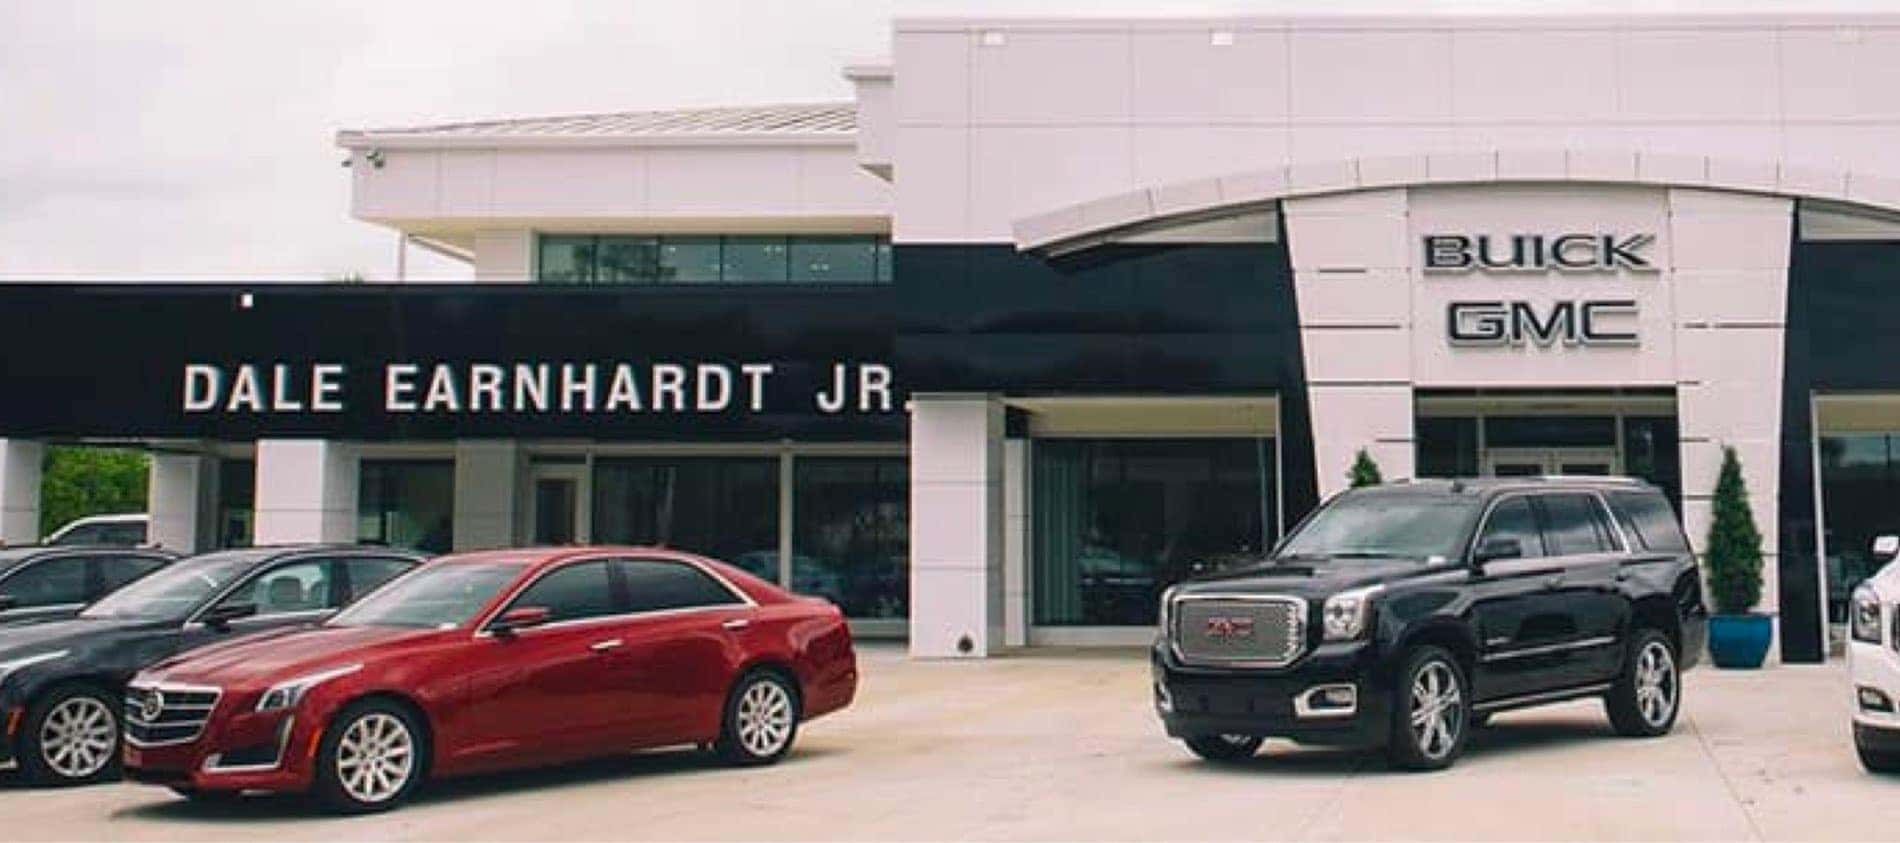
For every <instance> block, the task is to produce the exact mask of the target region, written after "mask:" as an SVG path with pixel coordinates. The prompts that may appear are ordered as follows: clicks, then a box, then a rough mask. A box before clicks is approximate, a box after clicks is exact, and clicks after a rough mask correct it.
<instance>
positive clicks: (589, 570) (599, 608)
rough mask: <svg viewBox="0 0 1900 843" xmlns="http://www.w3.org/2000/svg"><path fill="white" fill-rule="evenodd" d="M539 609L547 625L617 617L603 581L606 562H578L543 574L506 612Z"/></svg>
mask: <svg viewBox="0 0 1900 843" xmlns="http://www.w3.org/2000/svg"><path fill="white" fill-rule="evenodd" d="M521 606H539V607H541V608H544V609H547V610H548V620H549V621H571V620H578V619H581V618H597V617H601V616H602V615H615V614H619V613H620V611H621V610H620V609H619V607H617V606H615V605H614V596H613V588H612V587H611V585H610V584H609V582H608V580H607V563H606V562H580V563H576V564H573V565H568V566H566V567H564V568H561V569H559V570H556V571H554V572H553V573H550V574H547V575H546V576H543V577H542V578H540V579H538V580H536V581H535V583H534V585H531V586H528V590H527V591H524V592H522V593H521V596H519V597H516V598H515V602H514V603H513V604H511V605H510V608H517V607H521Z"/></svg>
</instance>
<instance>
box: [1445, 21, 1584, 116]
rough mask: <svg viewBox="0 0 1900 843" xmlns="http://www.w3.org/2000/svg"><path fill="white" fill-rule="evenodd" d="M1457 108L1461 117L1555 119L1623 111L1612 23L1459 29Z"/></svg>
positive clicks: (1454, 70) (1455, 43)
mask: <svg viewBox="0 0 1900 843" xmlns="http://www.w3.org/2000/svg"><path fill="white" fill-rule="evenodd" d="M1451 38H1452V49H1453V51H1454V55H1453V58H1452V60H1451V65H1452V107H1451V110H1452V114H1454V115H1455V116H1456V117H1457V119H1458V120H1459V121H1461V122H1462V121H1512V120H1538V121H1548V120H1550V118H1551V116H1552V114H1551V112H1552V108H1551V105H1552V103H1563V104H1564V111H1565V116H1566V118H1567V119H1569V120H1575V121H1583V120H1605V119H1610V118H1613V117H1615V116H1616V50H1615V46H1616V44H1615V35H1614V33H1612V32H1610V31H1608V30H1575V31H1563V30H1557V31H1551V32H1541V33H1538V35H1537V36H1536V37H1525V34H1524V33H1523V32H1517V31H1511V30H1496V29H1483V30H1460V31H1456V32H1453V33H1452V36H1451Z"/></svg>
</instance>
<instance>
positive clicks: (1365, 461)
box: [1346, 448, 1385, 489]
mask: <svg viewBox="0 0 1900 843" xmlns="http://www.w3.org/2000/svg"><path fill="white" fill-rule="evenodd" d="M1346 479H1347V480H1348V481H1350V482H1351V483H1352V487H1353V488H1355V489H1357V488H1359V487H1360V486H1377V485H1379V484H1380V483H1384V482H1385V478H1384V477H1381V476H1380V475H1379V464H1378V463H1376V462H1373V461H1372V455H1371V454H1368V453H1366V449H1364V448H1360V449H1359V455H1358V456H1356V457H1353V459H1352V468H1351V469H1349V470H1348V471H1347V472H1346Z"/></svg>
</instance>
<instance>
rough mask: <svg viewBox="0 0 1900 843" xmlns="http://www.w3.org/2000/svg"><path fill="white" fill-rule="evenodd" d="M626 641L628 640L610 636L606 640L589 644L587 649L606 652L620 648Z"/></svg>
mask: <svg viewBox="0 0 1900 843" xmlns="http://www.w3.org/2000/svg"><path fill="white" fill-rule="evenodd" d="M625 643H626V642H624V641H621V640H620V639H618V638H609V639H607V640H605V641H595V642H594V643H592V644H589V645H587V649H589V650H593V651H594V652H596V653H605V652H607V651H609V650H618V649H620V645H622V644H625Z"/></svg>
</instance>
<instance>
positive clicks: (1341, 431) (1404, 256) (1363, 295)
mask: <svg viewBox="0 0 1900 843" xmlns="http://www.w3.org/2000/svg"><path fill="white" fill-rule="evenodd" d="M1408 205H1409V203H1408V198H1407V194H1406V192H1405V191H1404V190H1402V189H1395V190H1369V191H1360V192H1357V193H1343V194H1337V195H1332V196H1319V197H1314V198H1310V199H1294V200H1288V201H1287V202H1285V203H1283V205H1282V207H1283V209H1284V213H1285V214H1286V228H1287V241H1288V242H1287V246H1288V250H1289V255H1290V256H1291V259H1292V264H1293V287H1294V295H1295V297H1296V298H1297V299H1298V303H1299V309H1300V345H1301V348H1302V349H1303V352H1304V360H1305V363H1306V383H1307V400H1308V404H1309V406H1310V408H1311V413H1312V423H1313V457H1314V463H1313V467H1314V470H1315V471H1316V472H1317V473H1318V474H1319V494H1320V499H1321V500H1324V499H1325V498H1326V497H1327V496H1329V495H1332V494H1333V493H1335V492H1338V491H1340V490H1342V489H1345V488H1346V486H1347V482H1346V472H1347V471H1348V470H1349V469H1350V468H1351V467H1352V462H1353V458H1354V457H1355V456H1356V455H1357V454H1358V453H1359V450H1360V449H1361V448H1364V449H1365V450H1366V453H1368V454H1369V455H1371V457H1372V459H1373V460H1374V461H1376V462H1377V463H1378V464H1379V472H1380V473H1381V474H1382V475H1384V476H1385V478H1386V479H1388V480H1392V479H1397V478H1400V477H1412V476H1415V474H1416V471H1415V469H1414V463H1415V455H1414V452H1413V444H1412V436H1413V434H1412V416H1413V409H1412V347H1411V297H1410V294H1409V290H1410V284H1411V280H1410V279H1411V275H1410V272H1411V270H1410V266H1411V262H1410V254H1411V252H1410V250H1409V249H1407V248H1406V245H1405V244H1406V243H1407V241H1408V224H1407V216H1406V214H1407V209H1408Z"/></svg>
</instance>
